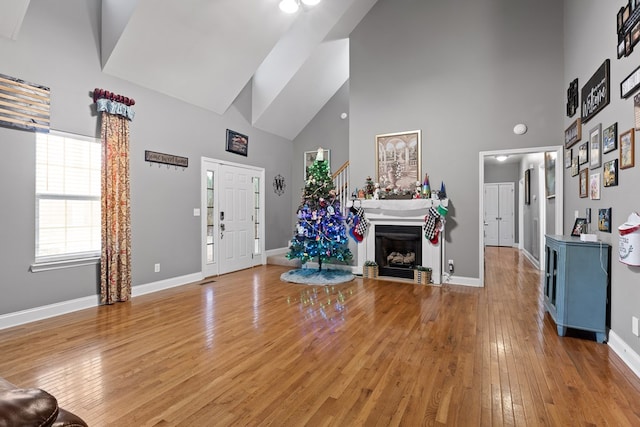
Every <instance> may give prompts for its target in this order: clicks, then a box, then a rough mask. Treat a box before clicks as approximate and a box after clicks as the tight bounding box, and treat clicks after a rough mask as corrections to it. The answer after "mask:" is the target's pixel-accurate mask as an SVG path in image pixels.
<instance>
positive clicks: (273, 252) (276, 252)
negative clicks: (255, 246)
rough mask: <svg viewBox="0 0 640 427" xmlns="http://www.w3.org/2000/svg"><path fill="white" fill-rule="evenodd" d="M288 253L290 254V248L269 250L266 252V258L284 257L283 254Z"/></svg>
mask: <svg viewBox="0 0 640 427" xmlns="http://www.w3.org/2000/svg"><path fill="white" fill-rule="evenodd" d="M287 252H289V248H288V247H287V248H277V249H269V250H268V251H264V253H265V255H266V256H273V255H282V254H286V253H287Z"/></svg>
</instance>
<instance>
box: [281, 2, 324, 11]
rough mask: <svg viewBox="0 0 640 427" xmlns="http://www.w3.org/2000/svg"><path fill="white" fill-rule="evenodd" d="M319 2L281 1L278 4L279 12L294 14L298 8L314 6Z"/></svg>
mask: <svg viewBox="0 0 640 427" xmlns="http://www.w3.org/2000/svg"><path fill="white" fill-rule="evenodd" d="M318 3H320V0H282V1H281V2H280V4H279V6H280V10H281V11H283V12H284V13H296V12H297V11H298V9H300V6H302V5H304V6H315V5H317V4H318Z"/></svg>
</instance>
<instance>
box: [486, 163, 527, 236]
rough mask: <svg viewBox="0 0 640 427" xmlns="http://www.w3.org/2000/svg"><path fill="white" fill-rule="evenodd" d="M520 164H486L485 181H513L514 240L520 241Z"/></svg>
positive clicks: (488, 182)
mask: <svg viewBox="0 0 640 427" xmlns="http://www.w3.org/2000/svg"><path fill="white" fill-rule="evenodd" d="M519 181H520V164H519V163H505V164H499V165H496V164H487V163H486V162H485V164H484V182H485V184H492V183H502V182H512V183H513V189H514V192H513V201H514V207H513V242H514V243H518V227H519V224H520V221H519V220H518V217H519V212H520V206H519V205H518V197H519V193H520V184H519Z"/></svg>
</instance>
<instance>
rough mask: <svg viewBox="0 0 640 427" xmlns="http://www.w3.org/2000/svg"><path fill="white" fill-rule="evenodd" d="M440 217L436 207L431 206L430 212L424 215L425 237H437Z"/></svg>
mask: <svg viewBox="0 0 640 427" xmlns="http://www.w3.org/2000/svg"><path fill="white" fill-rule="evenodd" d="M439 218H440V214H439V213H438V211H437V209H436V208H429V213H427V216H425V217H424V237H425V238H426V239H427V240H431V239H433V238H434V237H436V223H437V222H438V219H439Z"/></svg>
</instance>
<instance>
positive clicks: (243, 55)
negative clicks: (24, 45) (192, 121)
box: [0, 0, 377, 139]
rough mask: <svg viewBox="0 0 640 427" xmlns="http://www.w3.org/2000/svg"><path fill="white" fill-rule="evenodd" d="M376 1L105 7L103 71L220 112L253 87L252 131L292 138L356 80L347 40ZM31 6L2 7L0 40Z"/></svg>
mask: <svg viewBox="0 0 640 427" xmlns="http://www.w3.org/2000/svg"><path fill="white" fill-rule="evenodd" d="M376 1H377V0H322V1H321V3H320V4H318V5H316V6H314V7H308V8H304V7H303V9H302V10H300V11H298V12H297V13H295V14H292V15H288V14H285V13H283V12H282V11H280V9H279V8H278V3H279V2H280V0H102V37H101V43H102V46H101V51H102V52H101V53H102V69H103V71H104V72H105V73H107V74H110V75H112V76H116V77H119V78H122V79H124V80H127V81H130V82H133V83H135V84H138V85H140V86H143V87H146V88H149V89H152V90H155V91H157V92H160V93H163V94H166V95H169V96H171V97H174V98H178V99H180V100H182V101H185V102H188V103H190V104H193V105H196V106H199V107H202V108H204V109H207V110H210V111H213V112H215V113H217V114H220V115H222V114H224V113H225V111H227V109H228V108H229V107H230V106H231V104H232V103H233V102H234V100H235V99H236V97H237V96H238V94H239V93H240V92H241V91H242V90H243V89H244V88H245V87H246V86H247V84H248V83H250V82H251V89H252V97H253V99H252V118H251V122H252V125H253V126H255V127H256V128H258V129H262V130H264V131H267V132H270V133H273V134H276V135H279V136H282V137H284V138H287V139H294V138H295V137H296V136H297V135H298V134H299V133H300V131H302V129H304V127H305V126H306V125H307V124H308V123H309V122H310V121H311V120H312V119H313V117H315V115H316V113H317V112H318V111H319V110H320V109H321V108H322V107H323V106H324V105H325V104H326V102H327V101H329V99H330V98H331V97H332V96H333V95H334V94H335V93H336V92H337V90H338V89H339V88H340V87H341V86H342V85H343V84H344V83H345V82H346V81H347V80H348V79H349V41H348V37H349V34H350V33H351V31H352V30H353V29H354V28H355V26H356V25H357V24H358V23H359V22H360V21H361V20H362V18H363V17H364V16H365V15H366V14H367V12H369V10H370V9H371V7H372V6H373V5H374V4H375V3H376ZM28 6H29V0H12V1H5V2H3V4H2V13H1V14H0V37H6V38H13V39H17V38H18V37H19V31H20V26H21V25H22V20H23V18H24V16H25V14H26V13H28V12H27V8H28Z"/></svg>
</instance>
